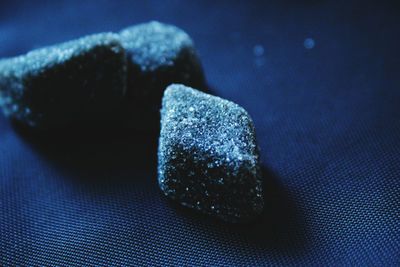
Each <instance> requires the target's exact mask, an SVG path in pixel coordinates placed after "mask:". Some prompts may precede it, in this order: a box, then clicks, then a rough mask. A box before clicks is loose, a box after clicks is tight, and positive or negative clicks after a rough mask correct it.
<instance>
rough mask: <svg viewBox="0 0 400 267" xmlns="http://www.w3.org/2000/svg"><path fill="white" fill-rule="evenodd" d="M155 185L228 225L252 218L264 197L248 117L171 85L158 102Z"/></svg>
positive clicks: (223, 103)
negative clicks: (159, 119) (160, 104)
mask: <svg viewBox="0 0 400 267" xmlns="http://www.w3.org/2000/svg"><path fill="white" fill-rule="evenodd" d="M158 182H159V186H160V188H161V190H162V191H163V193H164V194H165V195H166V196H168V197H170V198H171V199H174V200H176V201H178V202H179V203H181V204H182V205H183V206H186V207H190V208H193V209H196V210H198V211H201V212H203V213H205V214H209V215H213V216H215V217H218V218H220V219H222V220H224V221H227V222H233V223H236V222H247V221H251V220H253V219H255V218H256V217H257V216H258V215H259V214H260V213H261V212H262V210H263V205H264V199H263V192H262V178H261V173H260V167H259V152H258V147H257V144H256V137H255V130H254V126H253V122H252V120H251V118H250V116H249V115H248V113H247V112H246V111H245V110H244V109H243V108H242V107H240V106H238V105H237V104H235V103H232V102H230V101H227V100H224V99H221V98H219V97H216V96H211V95H208V94H206V93H203V92H200V91H198V90H195V89H192V88H190V87H186V86H184V85H178V84H173V85H171V86H169V87H168V88H167V89H166V91H165V93H164V97H163V100H162V109H161V133H160V138H159V148H158Z"/></svg>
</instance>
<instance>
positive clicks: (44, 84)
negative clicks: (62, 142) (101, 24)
mask: <svg viewBox="0 0 400 267" xmlns="http://www.w3.org/2000/svg"><path fill="white" fill-rule="evenodd" d="M125 93H126V56H125V52H124V49H123V48H122V46H121V45H120V43H119V40H118V35H116V34H112V33H101V34H95V35H90V36H86V37H83V38H80V39H77V40H73V41H69V42H66V43H62V44H59V45H54V46H50V47H45V48H41V49H37V50H34V51H31V52H29V53H27V54H26V55H22V56H18V57H15V58H10V59H3V60H1V61H0V106H1V107H2V108H3V111H4V113H5V114H6V115H7V116H10V117H12V118H14V119H16V120H18V121H20V122H22V123H24V124H26V125H29V126H31V127H37V128H52V127H63V126H65V125H67V124H68V123H71V122H73V121H93V120H103V121H104V118H105V117H107V116H108V114H111V113H113V111H114V110H115V109H117V108H118V107H119V106H120V105H121V102H122V99H123V97H124V96H125Z"/></svg>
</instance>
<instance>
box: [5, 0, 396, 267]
mask: <svg viewBox="0 0 400 267" xmlns="http://www.w3.org/2000/svg"><path fill="white" fill-rule="evenodd" d="M264 2H266V1H198V2H195V1H181V0H167V1H154V0H152V1H137V2H134V1H106V0H97V1H45V0H40V1H2V2H1V3H0V57H10V56H16V55H18V54H22V53H25V52H27V51H29V50H31V49H34V48H37V47H41V46H45V45H51V44H55V43H58V42H62V41H67V40H70V39H74V38H78V37H80V36H83V35H87V34H91V33H96V32H104V31H115V32H117V31H119V30H120V29H122V28H124V27H126V26H129V25H132V24H136V23H141V22H146V21H150V20H159V21H161V22H165V23H171V24H175V25H177V26H178V27H181V28H183V29H184V30H185V31H186V32H188V33H189V34H190V35H191V37H192V38H193V40H194V42H195V44H196V47H197V49H198V51H199V54H200V58H201V59H202V62H203V67H204V70H205V74H206V77H207V80H208V83H209V84H210V87H211V91H212V93H213V94H215V95H218V96H220V97H223V98H226V99H228V100H231V101H234V102H236V103H238V104H239V105H241V106H243V107H244V108H245V109H246V110H247V111H248V112H249V114H250V115H251V117H252V118H253V120H254V124H255V127H256V131H257V139H258V142H259V146H260V150H261V158H262V168H263V175H264V182H265V185H264V186H265V198H266V199H265V201H266V202H265V206H266V208H265V212H264V215H263V216H262V218H261V219H260V220H258V221H256V222H254V223H252V224H250V225H229V224H225V223H223V222H220V221H217V220H214V219H211V218H209V217H207V216H202V215H199V214H198V213H195V212H192V211H190V210H187V209H185V208H182V207H180V206H179V205H176V204H174V203H173V202H170V201H168V200H167V199H166V198H165V197H164V196H163V195H162V193H161V192H160V190H159V188H158V185H157V177H156V175H157V173H156V168H157V166H156V150H157V136H150V135H147V134H142V133H135V132H133V133H127V132H124V133H120V132H114V131H113V129H109V131H105V132H103V131H101V132H99V134H98V135H94V136H84V135H83V134H82V135H81V134H80V133H79V132H78V133H76V136H70V135H61V136H53V137H49V138H39V137H37V136H33V135H32V134H30V133H29V132H27V131H26V130H24V129H20V128H19V127H17V126H15V125H12V124H11V123H10V122H9V121H8V120H7V119H6V118H4V117H3V116H2V115H1V116H0V265H1V266H142V265H143V266H343V265H351V266H354V265H359V266H396V265H397V266H398V265H400V225H399V219H400V212H399V210H400V179H399V178H400V107H399V103H400V90H399V88H400V80H399V77H398V72H399V65H400V64H399V63H400V61H399V59H400V52H399V51H400V50H399V47H400V39H399V36H400V35H399V23H400V17H399V16H398V13H399V11H400V7H399V5H398V4H396V3H395V2H394V1H393V3H392V2H390V1H381V2H380V4H377V2H375V3H374V4H373V3H372V2H369V1H363V2H359V1H317V0H307V1H291V0H285V1H276V2H268V3H264ZM43 139H44V140H43Z"/></svg>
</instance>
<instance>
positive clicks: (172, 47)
mask: <svg viewBox="0 0 400 267" xmlns="http://www.w3.org/2000/svg"><path fill="white" fill-rule="evenodd" d="M120 40H121V43H122V45H123V47H124V48H125V50H126V52H127V55H128V99H127V102H128V103H127V105H128V106H129V107H130V108H131V109H130V110H129V109H128V111H127V113H128V114H130V115H135V114H136V115H137V116H138V117H137V118H135V119H132V120H131V121H134V122H139V123H136V124H137V125H141V128H150V129H157V128H158V127H159V109H160V106H161V98H162V95H163V92H164V90H165V88H166V87H167V86H168V85H170V84H172V83H182V84H185V85H188V86H193V87H196V88H204V83H205V82H204V75H203V70H202V67H201V63H200V60H199V58H198V56H197V53H196V50H195V48H194V45H193V41H192V40H191V38H190V37H189V35H187V34H186V33H185V32H184V31H183V30H181V29H179V28H177V27H175V26H172V25H167V24H162V23H159V22H156V21H153V22H149V23H143V24H139V25H136V26H133V27H129V28H126V29H124V30H122V31H121V32H120ZM137 107H140V108H139V110H141V111H142V112H140V113H138V112H137V111H135V110H137V109H138V108H137ZM143 114H147V115H146V116H143ZM137 125H136V126H137Z"/></svg>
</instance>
